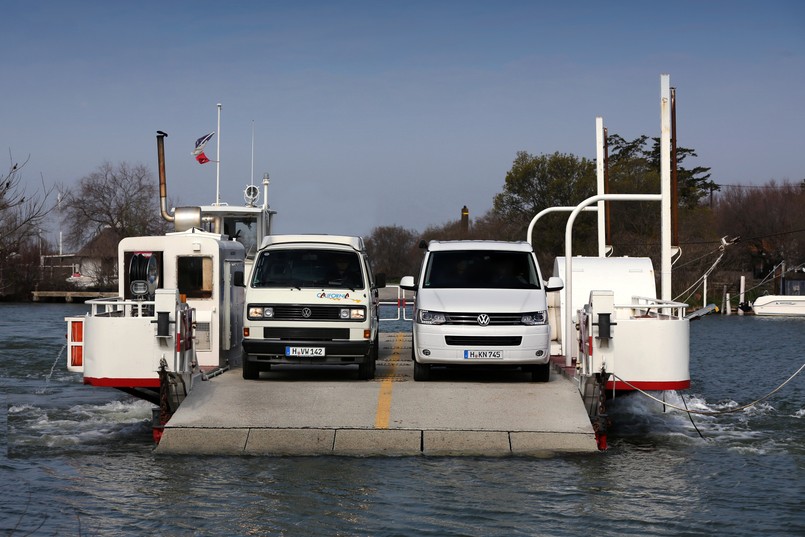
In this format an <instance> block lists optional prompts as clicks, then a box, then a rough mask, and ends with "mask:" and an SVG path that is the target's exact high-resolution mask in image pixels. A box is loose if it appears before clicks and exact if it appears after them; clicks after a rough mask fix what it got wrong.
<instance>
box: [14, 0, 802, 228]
mask: <svg viewBox="0 0 805 537" xmlns="http://www.w3.org/2000/svg"><path fill="white" fill-rule="evenodd" d="M0 14H2V19H3V25H2V26H3V29H2V31H0V66H2V80H3V83H2V92H1V93H0V96H1V98H0V149H2V150H3V152H2V153H0V156H1V157H2V158H3V161H2V163H3V165H4V169H7V166H9V165H10V164H11V162H12V161H13V162H21V161H24V160H25V159H26V158H29V161H28V163H27V164H26V166H25V168H24V169H23V173H22V178H23V181H24V183H25V184H26V186H27V188H28V189H29V190H30V191H33V190H35V189H36V188H37V187H40V188H41V184H42V183H43V182H44V184H45V185H48V186H49V185H58V187H59V188H61V189H65V188H74V187H75V186H76V185H77V184H78V181H79V180H80V179H81V178H82V177H84V176H86V175H88V174H89V173H91V172H92V171H94V170H96V169H97V168H98V167H99V166H100V165H101V164H103V163H104V162H110V163H112V164H113V165H116V164H118V163H121V162H126V163H129V164H145V165H147V166H148V167H149V168H151V169H152V170H153V173H154V178H155V181H156V178H157V158H156V157H157V155H156V137H155V135H156V131H157V130H161V131H164V132H167V133H168V138H167V139H166V141H165V153H166V170H167V189H168V196H169V197H170V199H171V201H173V202H174V204H175V205H180V206H184V205H199V204H210V203H213V202H214V201H215V199H216V165H215V164H214V163H207V164H204V165H200V164H198V163H197V162H196V161H195V160H194V159H193V157H192V155H191V151H192V150H193V147H194V142H195V140H196V139H197V138H199V137H200V136H202V135H204V134H207V133H209V132H213V131H218V128H217V120H218V117H217V115H218V111H217V104H218V103H220V104H221V105H222V107H221V128H220V131H218V132H217V134H216V136H215V137H214V138H213V139H212V141H211V142H210V143H209V144H208V145H207V147H206V154H207V155H208V156H209V157H210V158H212V159H215V155H216V154H217V151H218V145H217V144H219V143H220V154H221V159H220V192H219V194H218V195H219V196H220V200H221V201H222V202H227V203H229V204H230V205H242V204H243V203H244V200H243V190H244V189H245V187H246V186H247V185H249V184H250V183H251V182H252V177H253V178H254V181H255V183H256V184H260V182H261V179H262V177H263V174H264V173H268V174H269V176H270V181H271V184H270V191H269V205H270V206H271V208H272V209H274V210H276V211H278V215H277V217H276V220H275V229H274V232H277V233H333V234H349V235H364V236H366V235H369V234H370V233H371V232H372V230H373V229H374V228H376V227H378V226H401V227H404V228H406V229H411V230H418V231H422V230H424V229H425V228H426V227H428V226H439V225H442V224H444V223H446V222H449V221H454V220H457V219H458V218H459V217H460V211H461V208H462V206H465V205H466V206H467V207H468V208H469V211H470V217H471V218H477V217H479V216H482V215H483V214H484V213H486V212H487V211H488V210H489V209H491V207H492V202H493V198H494V196H495V194H497V193H499V192H501V191H502V189H503V186H504V180H505V176H506V172H507V171H508V170H509V169H510V168H511V165H512V162H513V160H514V158H515V156H516V154H517V152H518V151H527V152H528V153H530V154H533V155H542V154H552V153H554V152H560V153H570V154H573V155H576V156H577V157H584V158H588V159H594V158H595V118H596V117H597V116H601V117H603V121H604V125H605V126H606V127H607V129H608V131H609V133H610V134H619V135H620V136H622V137H623V138H626V139H634V138H636V137H638V136H641V135H644V134H645V135H648V136H659V133H660V76H661V74H663V73H667V74H668V75H670V83H671V86H672V87H674V88H676V97H677V135H678V144H679V145H680V146H682V147H687V148H691V149H694V150H695V151H696V153H697V155H698V158H696V159H688V160H687V161H686V163H685V164H686V165H688V166H689V167H692V166H707V167H710V168H711V173H712V176H711V179H712V180H713V181H715V182H716V183H718V184H722V185H727V184H729V185H734V184H735V185H752V184H764V183H767V182H768V181H770V180H775V181H778V182H781V181H786V180H788V181H792V182H800V181H802V180H803V179H805V163H804V161H805V159H804V157H805V136H803V134H804V131H803V125H805V106H803V101H802V99H803V97H804V96H805V2H802V1H801V0H791V1H776V0H766V1H762V2H760V1H755V2H747V1H740V0H738V1H716V0H714V1H706V2H703V1H687V0H679V1H676V2H673V3H667V2H665V3H659V2H645V1H640V2H633V1H623V2H607V3H602V2H586V1H585V2H579V1H572V0H568V1H565V2H556V1H551V2H543V1H538V0H533V1H513V0H512V1H510V0H496V1H494V2H493V1H489V2H476V1H472V0H465V1H440V0H432V1H424V2H420V1H417V0H409V1H381V0H376V1H336V0H333V1H326V2H320V1H313V0H311V1H271V0H265V1H245V0H244V1H239V2H212V1H207V0H195V1H171V2H165V1H159V2H156V1H150V0H140V1H138V2H126V3H123V2H109V1H98V2H91V1H80V0H73V1H70V2H63V1H44V0H43V1H36V0H26V1H22V0H19V1H17V0H0ZM252 133H254V135H253V137H252ZM252 144H253V145H252ZM252 146H253V147H254V151H253V157H252ZM252 170H253V171H252ZM154 203H155V211H156V210H157V207H158V200H155V202H154ZM53 227H54V229H51V230H50V232H51V233H56V231H55V227H57V225H56V224H53Z"/></svg>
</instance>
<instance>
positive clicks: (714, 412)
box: [612, 363, 805, 416]
mask: <svg viewBox="0 0 805 537" xmlns="http://www.w3.org/2000/svg"><path fill="white" fill-rule="evenodd" d="M803 369H805V363H804V364H802V365H801V366H799V369H797V370H796V371H795V372H794V374H793V375H791V376H790V377H788V378H787V379H786V381H785V382H783V383H782V384H780V385H779V386H777V387H776V388H774V389H773V390H772V391H770V392H769V393H767V394H766V395H764V396H763V397H759V398H758V399H755V400H754V401H752V402H751V403H747V404H745V405H741V406H737V407H735V408H728V409H725V410H690V409H688V408H682V407H679V406H676V405H672V404H670V403H667V402H665V401H662V400H660V399H658V398H656V397H654V396H653V395H651V394H650V393H648V392H645V391H643V390H641V389H640V388H638V387H637V386H635V385H634V384H631V383H630V382H629V381H626V380H623V379H622V378H620V377H619V376H618V375H615V374H614V373H613V374H612V376H613V377H615V379H617V380H618V381H620V382H623V383H624V384H626V385H627V386H629V387H630V388H632V389H633V390H636V391H638V392H640V393H642V394H643V395H645V396H646V397H648V398H649V399H653V400H654V401H657V402H658V403H660V404H662V405H665V406H669V407H671V408H673V409H675V410H679V411H680V412H687V413H688V414H700V415H702V416H720V415H721V414H732V413H734V412H740V411H741V410H745V409H747V408H749V407H751V406H754V405H756V404H758V403H760V402H761V401H764V400H766V399H768V398H769V397H771V396H772V395H774V394H775V393H777V392H778V391H780V390H781V389H782V388H783V386H785V385H786V384H788V383H789V382H791V381H792V380H793V379H794V377H796V376H797V375H799V374H800V372H802V370H803ZM684 400H685V399H684V398H683V399H682V401H683V402H684ZM685 406H687V405H685Z"/></svg>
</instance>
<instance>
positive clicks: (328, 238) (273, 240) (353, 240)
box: [260, 234, 365, 252]
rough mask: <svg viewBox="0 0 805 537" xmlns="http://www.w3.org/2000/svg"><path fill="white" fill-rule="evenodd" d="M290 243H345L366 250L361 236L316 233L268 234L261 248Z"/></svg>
mask: <svg viewBox="0 0 805 537" xmlns="http://www.w3.org/2000/svg"><path fill="white" fill-rule="evenodd" d="M289 243H319V244H343V245H346V246H351V247H352V248H354V249H355V250H358V251H359V252H362V251H363V250H365V247H364V245H363V239H362V238H361V237H351V236H347V235H315V234H301V235H268V236H266V237H264V238H263V243H262V244H261V245H260V249H261V250H262V249H263V248H266V247H267V246H271V245H272V244H289Z"/></svg>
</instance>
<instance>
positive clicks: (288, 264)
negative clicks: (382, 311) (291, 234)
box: [252, 249, 364, 289]
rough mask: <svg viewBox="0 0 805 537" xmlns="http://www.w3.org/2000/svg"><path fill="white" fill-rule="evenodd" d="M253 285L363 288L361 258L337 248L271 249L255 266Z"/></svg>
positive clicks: (262, 255)
mask: <svg viewBox="0 0 805 537" xmlns="http://www.w3.org/2000/svg"><path fill="white" fill-rule="evenodd" d="M253 274H254V276H253V277H252V287H297V288H300V289H301V288H306V287H307V288H319V289H321V288H325V287H326V288H330V289H332V288H335V289H360V288H363V287H364V285H363V274H362V273H361V265H360V258H359V257H358V254H356V253H353V252H339V251H335V250H314V249H310V250H305V249H288V250H280V249H272V250H266V251H264V252H262V253H261V254H260V256H259V258H258V259H257V263H256V264H255V266H254V272H253Z"/></svg>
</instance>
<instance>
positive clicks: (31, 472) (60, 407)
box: [0, 304, 805, 536]
mask: <svg viewBox="0 0 805 537" xmlns="http://www.w3.org/2000/svg"><path fill="white" fill-rule="evenodd" d="M84 311H86V306H83V305H65V304H32V305H29V304H25V305H15V304H0V394H1V397H2V409H3V413H2V416H3V417H2V423H1V424H0V425H2V430H3V431H4V432H5V434H3V435H2V454H0V534H5V535H20V536H22V535H143V534H152V535H227V536H229V535H283V536H292V535H299V536H310V535H322V536H333V535H344V536H347V535H360V536H363V535H367V536H368V535H372V536H409V535H433V536H442V535H484V536H486V535H492V536H512V535H557V536H575V535H582V534H590V535H596V536H600V535H641V536H642V535H689V536H694V535H730V536H757V535H796V536H802V535H805V373H804V374H801V375H799V376H798V377H796V378H795V379H794V380H792V381H791V382H790V383H789V384H788V385H786V386H785V387H784V388H783V389H782V390H780V391H779V392H778V393H777V394H776V395H775V396H773V397H772V398H770V399H768V400H767V401H765V402H763V403H761V404H759V405H757V406H754V407H752V408H750V409H747V410H744V411H741V412H738V413H735V414H724V415H720V416H716V417H712V416H694V418H693V419H694V423H695V426H694V424H693V423H691V421H690V420H689V419H688V417H687V415H686V414H684V413H682V412H678V411H674V410H668V411H665V412H664V411H663V408H662V406H661V405H660V404H658V403H656V402H652V401H651V400H649V399H647V398H646V397H644V396H641V395H639V394H638V395H635V396H630V397H626V398H622V399H619V400H616V401H615V402H614V403H613V404H612V405H611V415H612V417H613V419H614V422H615V424H614V427H613V431H612V434H611V435H610V438H609V444H610V448H609V450H608V451H606V452H602V453H596V454H593V455H583V456H556V457H553V458H545V459H535V458H479V457H467V458H460V457H458V458H453V457H430V458H429V457H399V458H382V457H377V458H374V457H370V458H347V457H344V458H339V457H281V458H270V457H251V456H243V457H201V456H199V457H192V456H181V457H179V456H164V455H161V456H157V455H155V454H154V452H153V444H152V441H151V433H150V427H149V419H150V415H151V407H150V405H149V404H147V403H144V402H141V401H139V400H136V399H133V398H131V397H129V396H126V395H125V394H122V393H120V392H117V391H115V390H110V389H102V388H93V387H89V386H84V385H83V384H81V379H80V377H79V376H77V375H74V374H71V373H68V372H67V371H66V370H65V353H64V349H63V345H64V341H65V337H64V334H65V324H64V321H63V318H64V317H65V316H66V315H72V314H79V313H82V312H84ZM384 328H385V329H386V330H387V331H394V330H399V329H401V328H402V329H405V328H406V326H405V323H402V324H401V323H396V324H389V325H386V326H384ZM124 344H125V342H121V345H124ZM803 362H805V319H764V318H755V317H738V316H733V317H719V316H709V317H706V318H704V319H701V320H699V321H696V322H693V323H692V324H691V377H692V386H691V389H690V390H688V391H686V392H684V393H682V394H677V393H669V394H667V396H666V400H667V401H668V402H669V403H672V404H675V405H682V404H687V405H688V407H689V408H692V409H700V410H724V409H728V408H731V407H734V406H737V405H738V404H741V403H745V402H749V401H752V400H754V399H756V398H757V397H759V396H761V395H763V394H766V393H768V392H770V391H771V390H773V389H774V388H775V387H777V386H778V385H779V384H781V383H782V382H783V381H785V380H786V379H787V378H788V377H789V376H790V375H791V374H792V373H794V372H795V371H796V370H797V369H798V368H799V367H800V366H801V365H802V364H803ZM435 411H438V409H435ZM697 429H698V431H699V432H700V433H701V436H700V434H699V432H697ZM702 437H703V438H702Z"/></svg>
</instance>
